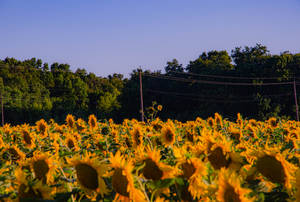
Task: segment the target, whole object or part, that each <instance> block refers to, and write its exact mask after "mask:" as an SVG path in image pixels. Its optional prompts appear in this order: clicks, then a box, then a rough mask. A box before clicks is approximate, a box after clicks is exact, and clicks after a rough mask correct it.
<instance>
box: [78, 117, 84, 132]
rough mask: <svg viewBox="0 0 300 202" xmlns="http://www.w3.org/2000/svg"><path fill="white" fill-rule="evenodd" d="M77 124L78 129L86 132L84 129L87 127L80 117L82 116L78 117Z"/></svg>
mask: <svg viewBox="0 0 300 202" xmlns="http://www.w3.org/2000/svg"><path fill="white" fill-rule="evenodd" d="M75 125H76V128H77V130H78V131H80V132H84V130H85V128H86V123H85V121H84V120H83V119H80V118H79V119H77V121H76V123H75Z"/></svg>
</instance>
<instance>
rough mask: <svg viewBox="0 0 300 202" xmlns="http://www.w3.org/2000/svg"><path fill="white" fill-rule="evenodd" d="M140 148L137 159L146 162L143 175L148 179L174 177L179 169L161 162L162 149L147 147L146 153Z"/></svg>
mask: <svg viewBox="0 0 300 202" xmlns="http://www.w3.org/2000/svg"><path fill="white" fill-rule="evenodd" d="M141 150H143V149H140V150H139V152H136V153H137V161H140V162H142V163H143V164H145V166H144V167H143V169H142V170H141V172H142V174H143V176H144V177H145V178H146V179H148V180H154V181H156V180H162V179H167V178H172V177H173V176H174V174H175V172H176V171H177V170H176V169H174V168H172V167H171V166H169V165H166V164H164V163H162V162H160V158H161V157H160V151H159V150H157V149H153V150H152V149H151V148H150V147H147V148H146V153H144V152H142V151H141Z"/></svg>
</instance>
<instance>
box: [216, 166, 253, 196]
mask: <svg viewBox="0 0 300 202" xmlns="http://www.w3.org/2000/svg"><path fill="white" fill-rule="evenodd" d="M218 187H219V188H218V191H217V200H218V201H220V202H248V201H249V202H250V201H254V200H253V199H248V198H246V196H245V195H247V194H249V192H250V190H248V189H245V188H242V187H241V182H240V179H239V178H238V177H237V175H236V174H235V173H234V172H232V171H229V170H226V169H224V168H222V169H221V170H220V172H219V181H218Z"/></svg>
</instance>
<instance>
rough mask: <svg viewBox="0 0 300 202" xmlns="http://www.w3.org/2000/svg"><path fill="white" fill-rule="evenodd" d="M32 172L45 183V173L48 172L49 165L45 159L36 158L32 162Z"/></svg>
mask: <svg viewBox="0 0 300 202" xmlns="http://www.w3.org/2000/svg"><path fill="white" fill-rule="evenodd" d="M33 170H34V174H35V176H36V178H37V179H39V180H43V183H46V174H47V173H48V172H49V166H48V164H47V162H46V161H45V160H37V161H35V162H34V163H33Z"/></svg>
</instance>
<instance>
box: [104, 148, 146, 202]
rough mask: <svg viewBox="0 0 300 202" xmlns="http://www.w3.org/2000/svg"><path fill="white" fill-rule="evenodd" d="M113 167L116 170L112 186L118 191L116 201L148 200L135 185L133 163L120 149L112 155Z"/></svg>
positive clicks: (113, 174)
mask: <svg viewBox="0 0 300 202" xmlns="http://www.w3.org/2000/svg"><path fill="white" fill-rule="evenodd" d="M109 160H110V163H111V167H112V168H114V171H113V172H112V173H111V174H110V175H111V176H112V187H113V189H114V191H115V192H116V193H117V194H116V196H115V199H114V201H142V202H143V201H146V199H145V196H144V194H143V193H142V192H141V191H140V190H139V189H136V188H135V187H134V180H133V176H132V174H131V172H132V170H133V164H132V162H131V161H126V160H125V159H124V158H123V157H121V153H120V151H118V152H117V153H116V154H115V155H111V157H110V159H109Z"/></svg>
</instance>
